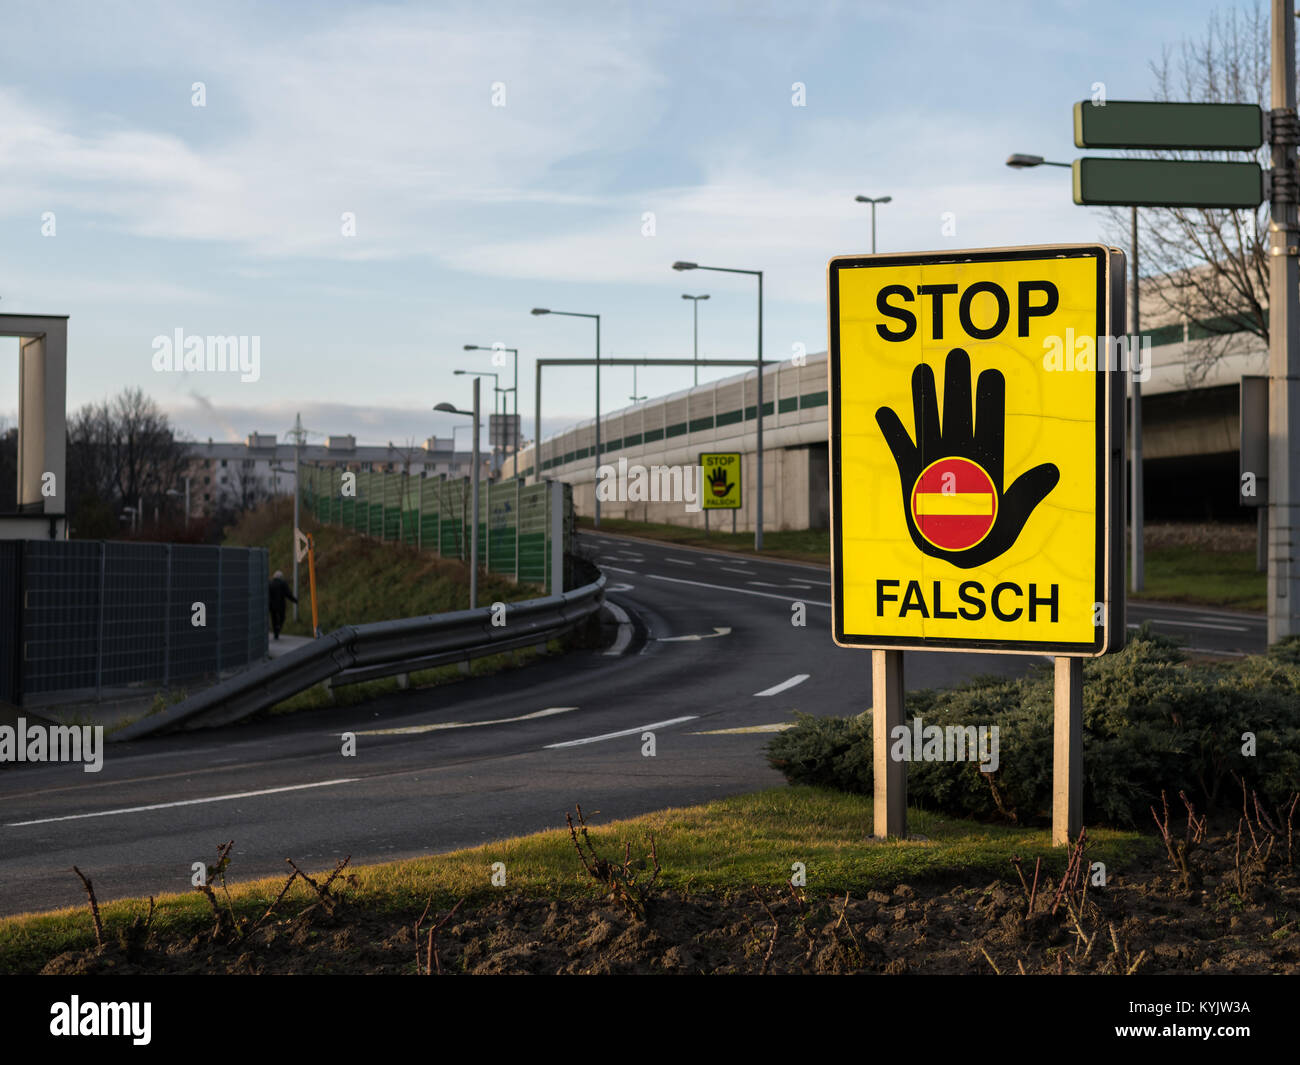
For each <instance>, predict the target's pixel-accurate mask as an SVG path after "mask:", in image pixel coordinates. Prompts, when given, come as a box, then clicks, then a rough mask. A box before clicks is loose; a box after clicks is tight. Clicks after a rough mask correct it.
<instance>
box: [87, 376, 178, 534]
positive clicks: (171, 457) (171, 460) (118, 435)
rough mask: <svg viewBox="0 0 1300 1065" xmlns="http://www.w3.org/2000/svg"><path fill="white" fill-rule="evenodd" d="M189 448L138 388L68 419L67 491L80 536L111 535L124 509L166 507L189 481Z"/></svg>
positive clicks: (90, 404)
mask: <svg viewBox="0 0 1300 1065" xmlns="http://www.w3.org/2000/svg"><path fill="white" fill-rule="evenodd" d="M188 463H189V455H188V448H187V446H186V443H185V441H184V440H182V439H181V438H180V437H179V436H178V435H177V434H176V433H175V431H174V430H173V429H172V427H171V424H170V423H169V422H168V419H167V415H166V414H164V413H163V412H162V411H161V410H160V409H159V407H158V405H157V404H156V403H155V402H154V401H153V400H152V399H150V398H149V397H148V396H146V395H145V394H144V392H143V391H141V390H140V389H138V388H134V389H133V388H128V389H125V390H124V391H123V392H121V393H120V394H119V395H117V396H116V397H114V398H113V399H110V400H104V401H103V402H101V403H98V404H95V403H88V404H86V405H85V406H83V407H82V408H81V409H80V410H78V411H77V412H76V413H75V414H74V415H73V416H72V417H71V418H70V419H69V420H68V486H69V501H70V503H71V505H72V508H73V515H74V523H75V524H74V528H75V529H76V531H77V535H79V536H90V535H95V536H109V535H113V532H114V531H115V529H116V522H117V515H119V514H120V513H121V511H122V508H123V507H125V506H128V505H129V506H133V507H134V506H137V505H139V503H140V502H141V501H144V502H145V503H146V504H151V505H153V506H155V507H161V505H162V504H163V502H164V501H165V498H166V493H167V490H168V489H169V488H175V487H176V486H177V485H178V484H180V483H183V482H184V475H185V471H186V468H187V466H188Z"/></svg>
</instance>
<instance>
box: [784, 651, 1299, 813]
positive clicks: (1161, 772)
mask: <svg viewBox="0 0 1300 1065" xmlns="http://www.w3.org/2000/svg"><path fill="white" fill-rule="evenodd" d="M1052 697H1053V678H1052V674H1051V671H1050V670H1048V669H1046V668H1038V669H1035V670H1034V672H1032V673H1031V674H1030V675H1029V676H1026V677H1023V678H1020V679H1016V680H1008V679H1005V678H979V679H976V680H974V681H971V682H970V683H968V684H965V685H963V686H961V687H959V688H954V689H952V690H949V691H921V692H909V693H908V694H907V698H906V717H907V719H908V722H909V725H910V723H911V721H912V720H913V719H915V718H918V717H919V718H920V719H921V720H922V722H923V724H925V725H939V726H946V725H975V726H979V725H997V726H998V729H999V735H998V748H999V751H998V754H999V759H998V760H999V764H998V767H997V769H996V771H995V772H993V773H981V772H980V771H979V766H978V764H977V763H975V762H942V761H933V762H925V761H921V762H911V763H909V765H908V785H907V787H908V802H909V803H911V804H912V805H914V806H918V807H922V808H925V809H931V810H936V811H941V812H944V813H948V814H951V815H953V816H956V817H972V818H982V819H990V820H1011V821H1016V822H1019V823H1034V822H1039V821H1042V820H1045V819H1047V818H1048V817H1050V814H1051V794H1052V703H1053V698H1052ZM1247 732H1250V733H1253V734H1254V735H1255V742H1256V753H1255V755H1254V756H1247V755H1245V754H1243V753H1242V747H1243V740H1242V736H1243V733H1247ZM767 751H768V761H769V762H770V763H771V765H772V766H773V767H775V768H776V769H778V770H780V771H781V772H782V773H784V774H785V777H786V779H787V780H789V781H790V782H791V783H797V784H817V785H821V786H827V787H834V788H839V789H841V790H844V791H852V792H863V793H870V791H871V788H872V765H871V713H870V711H868V712H867V713H866V714H863V715H860V716H858V717H854V718H847V719H844V718H816V717H812V716H811V715H807V714H800V715H799V719H798V723H797V724H796V726H795V727H794V728H792V729H789V730H787V731H786V732H783V733H780V734H779V735H778V736H776V737H775V738H774V739H773V740H772V741H771V742H770V743H769V744H768V748H767ZM1083 768H1084V808H1085V816H1086V817H1087V818H1088V819H1089V820H1092V821H1101V822H1104V823H1107V824H1115V825H1125V826H1128V825H1134V824H1139V823H1142V822H1144V821H1146V820H1147V819H1148V818H1149V817H1150V812H1149V808H1150V807H1151V805H1153V804H1158V803H1159V801H1160V792H1161V790H1162V789H1163V790H1165V791H1167V792H1168V793H1169V794H1170V796H1171V797H1172V796H1174V795H1176V794H1177V793H1178V791H1179V790H1185V791H1186V792H1187V794H1188V797H1189V798H1191V799H1192V801H1193V802H1195V803H1196V805H1197V806H1198V808H1200V809H1202V810H1208V811H1209V812H1214V811H1215V810H1217V809H1224V808H1226V809H1234V808H1236V807H1237V806H1238V805H1239V804H1240V801H1241V784H1240V782H1241V781H1244V782H1245V784H1246V786H1247V787H1249V788H1253V789H1257V790H1258V791H1259V793H1260V796H1261V799H1262V800H1264V801H1266V802H1267V803H1269V805H1270V806H1271V807H1272V808H1273V809H1276V808H1277V807H1278V806H1279V805H1280V804H1281V803H1282V802H1283V800H1284V799H1286V798H1288V797H1289V796H1290V794H1292V793H1293V792H1294V791H1295V790H1296V789H1297V788H1300V640H1297V641H1288V642H1286V643H1283V644H1281V645H1279V646H1278V647H1277V648H1274V649H1273V651H1272V652H1270V654H1268V655H1265V656H1256V657H1251V658H1247V659H1244V660H1242V661H1241V662H1239V663H1234V664H1231V665H1227V666H1223V665H1199V664H1192V663H1189V662H1187V661H1186V660H1185V658H1184V656H1183V654H1182V652H1181V651H1180V650H1179V649H1178V647H1177V645H1176V644H1175V643H1174V642H1173V641H1172V640H1169V639H1167V638H1165V637H1162V636H1159V635H1156V634H1154V633H1152V632H1150V631H1149V629H1147V628H1145V627H1144V628H1143V630H1142V631H1141V632H1139V633H1137V634H1135V635H1134V637H1133V638H1132V640H1131V641H1130V642H1129V644H1128V645H1127V646H1126V647H1125V648H1124V650H1123V651H1121V652H1119V653H1118V654H1114V655H1109V656H1107V657H1105V658H1102V659H1099V660H1095V661H1088V662H1086V663H1085V664H1084V688H1083Z"/></svg>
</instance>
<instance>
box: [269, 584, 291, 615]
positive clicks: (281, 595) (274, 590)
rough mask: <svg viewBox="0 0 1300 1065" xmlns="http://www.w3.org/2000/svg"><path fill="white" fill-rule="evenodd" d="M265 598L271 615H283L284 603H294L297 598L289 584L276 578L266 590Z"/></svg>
mask: <svg viewBox="0 0 1300 1065" xmlns="http://www.w3.org/2000/svg"><path fill="white" fill-rule="evenodd" d="M266 598H267V599H268V601H269V602H270V606H271V613H272V614H283V613H284V601H285V600H286V599H292V600H293V601H294V602H295V603H296V602H297V601H298V599H297V597H296V596H295V595H294V594H293V592H292V591H291V590H290V588H289V583H288V582H287V581H286V580H285V579H284V578H283V577H276V578H275V580H273V581H272V582H271V584H270V586H269V587H268V588H267V590H266Z"/></svg>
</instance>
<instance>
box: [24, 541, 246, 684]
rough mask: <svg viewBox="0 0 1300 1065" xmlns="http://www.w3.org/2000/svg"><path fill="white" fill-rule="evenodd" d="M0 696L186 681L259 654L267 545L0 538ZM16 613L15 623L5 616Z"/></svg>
mask: <svg viewBox="0 0 1300 1065" xmlns="http://www.w3.org/2000/svg"><path fill="white" fill-rule="evenodd" d="M0 547H3V550H0V612H3V615H4V617H5V618H6V623H5V624H4V625H3V630H4V632H5V637H4V642H3V643H0V656H3V657H4V659H5V662H7V663H9V665H8V668H6V667H5V666H4V665H0V698H5V699H7V700H9V701H11V702H14V703H17V704H19V705H22V703H23V702H24V701H25V700H30V698H31V697H32V696H37V695H43V694H47V693H52V692H60V693H63V692H68V693H72V692H76V693H87V694H89V693H94V694H95V695H102V694H103V693H104V691H105V689H121V688H127V687H132V686H137V685H156V684H160V685H164V686H166V685H169V684H175V683H179V682H185V681H192V680H195V679H198V678H200V677H204V676H208V675H213V674H217V673H219V672H220V671H221V670H225V669H232V668H237V667H242V666H245V665H248V664H249V663H251V662H255V661H258V660H260V659H261V658H262V657H264V656H265V654H266V628H267V611H266V589H267V555H266V551H265V549H262V548H243V547H201V546H193V545H187V544H130V543H112V542H104V541H101V542H93V541H84V542H83V541H75V540H74V541H60V540H50V541H45V540H21V541H14V542H12V544H4V545H0ZM9 619H12V622H13V623H12V624H9Z"/></svg>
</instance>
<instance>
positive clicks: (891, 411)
mask: <svg viewBox="0 0 1300 1065" xmlns="http://www.w3.org/2000/svg"><path fill="white" fill-rule="evenodd" d="M827 282H828V286H829V291H828V298H829V307H830V359H829V361H828V366H829V374H830V441H831V532H832V535H831V544H832V548H831V549H832V569H833V572H832V578H833V605H834V637H835V642H836V643H838V644H841V645H845V646H858V647H876V648H911V649H916V650H934V649H952V650H969V651H1003V652H1009V653H1024V654H1028V653H1034V654H1053V655H1077V656H1090V655H1100V654H1105V653H1107V652H1108V651H1113V650H1117V649H1118V648H1119V647H1121V646H1123V642H1124V635H1125V633H1124V619H1123V615H1124V609H1123V608H1124V600H1123V596H1124V570H1123V566H1124V547H1123V514H1124V511H1123V498H1124V496H1123V491H1124V382H1125V380H1126V377H1125V371H1126V370H1127V367H1128V357H1129V352H1130V351H1135V348H1136V345H1130V344H1129V343H1128V342H1127V339H1125V341H1124V342H1118V341H1117V339H1116V338H1119V337H1121V336H1122V334H1123V330H1124V290H1123V285H1124V257H1123V254H1122V253H1121V252H1119V251H1117V250H1115V249H1111V248H1105V247H1101V246H1099V245H1054V246H1050V247H1039V248H1005V249H999V248H994V249H985V250H979V251H965V252H944V253H935V254H923V255H869V256H858V257H841V258H836V259H832V260H831V262H830V265H829V268H828V276H827ZM707 475H708V471H707V469H706V471H705V476H706V484H707ZM705 494H706V495H707V492H706V493H705ZM1112 515H1114V516H1115V520H1114V521H1112Z"/></svg>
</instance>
